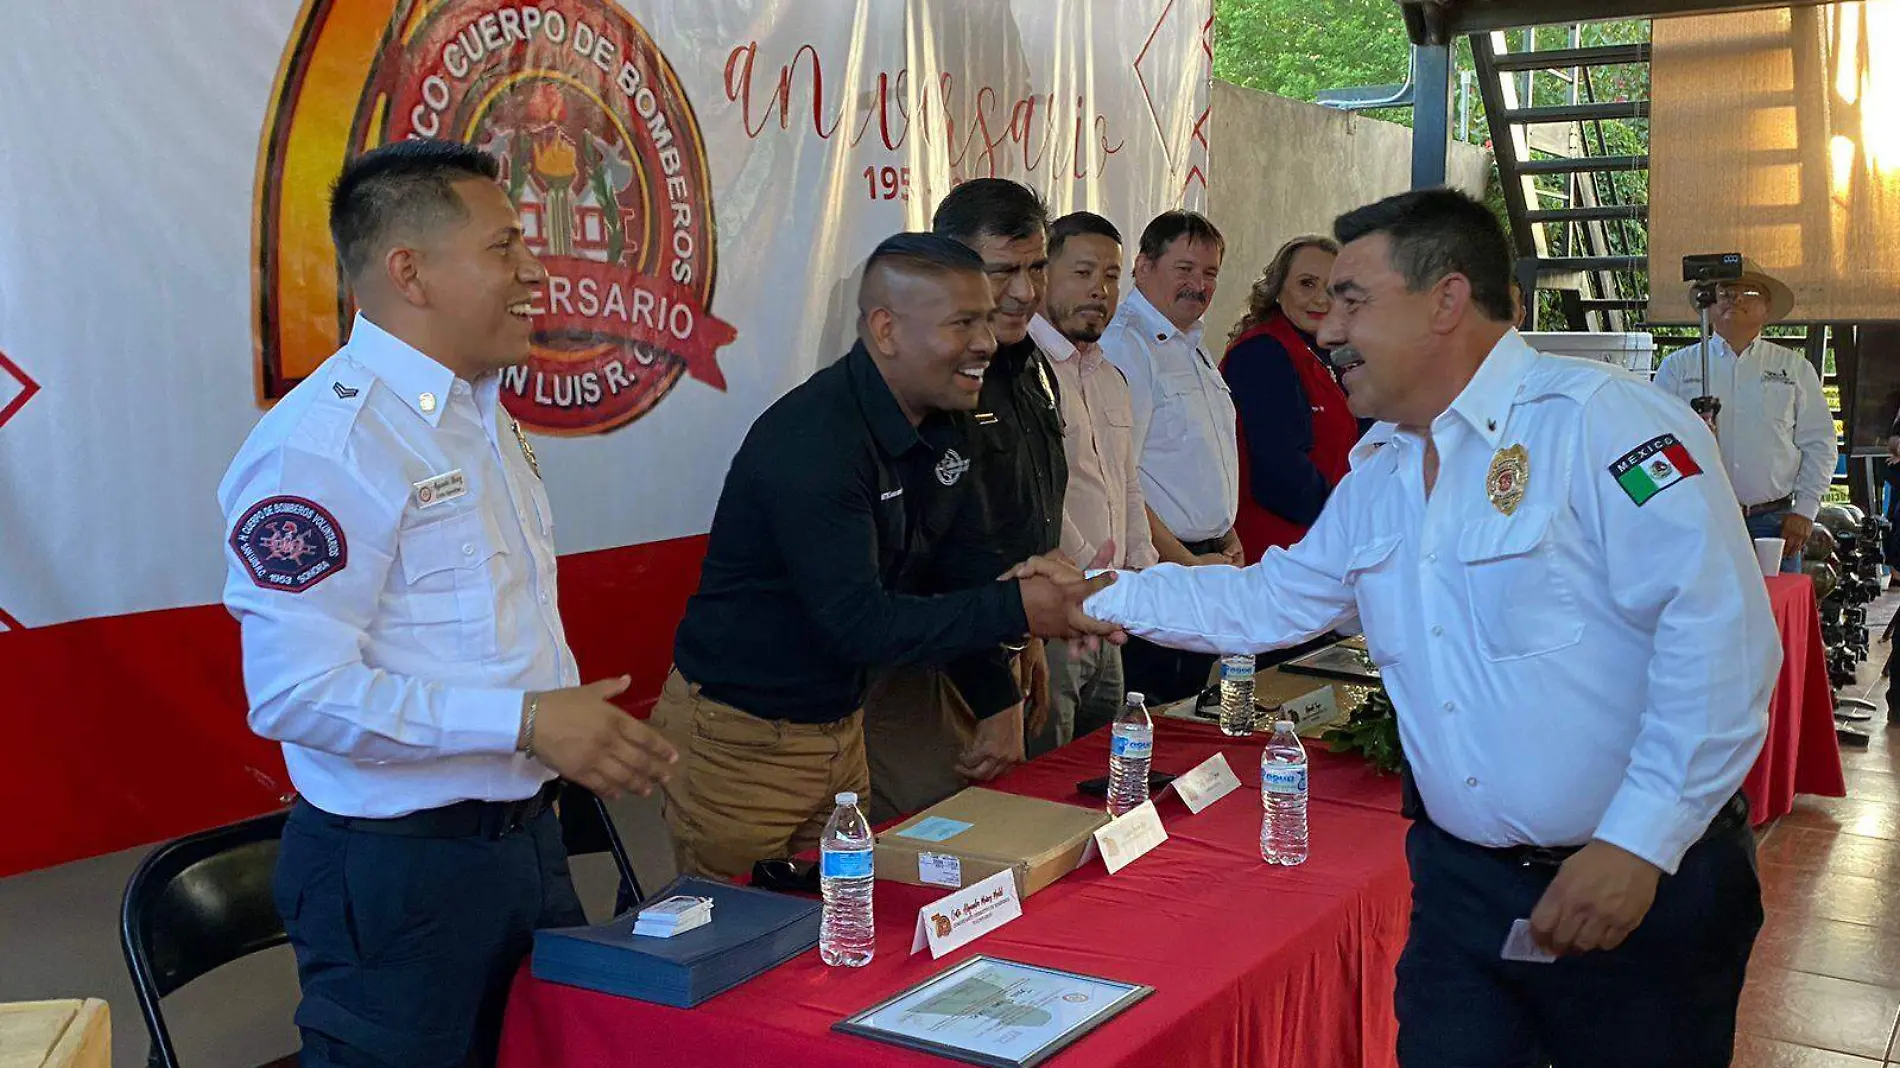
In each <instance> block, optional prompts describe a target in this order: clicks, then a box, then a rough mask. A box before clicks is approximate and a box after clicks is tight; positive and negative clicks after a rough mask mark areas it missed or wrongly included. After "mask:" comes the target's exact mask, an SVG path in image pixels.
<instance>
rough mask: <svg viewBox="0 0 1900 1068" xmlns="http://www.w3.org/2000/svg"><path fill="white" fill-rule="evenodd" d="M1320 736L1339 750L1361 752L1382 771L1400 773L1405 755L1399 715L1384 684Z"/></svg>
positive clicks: (1328, 745) (1329, 745)
mask: <svg viewBox="0 0 1900 1068" xmlns="http://www.w3.org/2000/svg"><path fill="white" fill-rule="evenodd" d="M1319 740H1320V741H1322V742H1325V743H1326V748H1328V749H1330V750H1331V751H1333V752H1335V753H1359V754H1360V755H1362V756H1364V757H1365V758H1366V761H1367V763H1369V764H1371V765H1372V766H1373V767H1374V768H1375V769H1377V770H1378V771H1381V772H1391V773H1396V772H1397V771H1398V770H1399V762H1400V761H1401V760H1403V759H1404V755H1405V754H1404V752H1403V751H1402V750H1401V749H1400V748H1399V720H1398V716H1397V715H1396V714H1395V713H1394V711H1393V709H1392V698H1391V697H1389V696H1387V695H1386V692H1385V690H1384V689H1383V688H1381V689H1376V690H1373V691H1371V692H1370V693H1368V694H1367V695H1366V699H1365V700H1364V701H1363V702H1361V703H1360V705H1359V707H1358V708H1355V709H1353V711H1352V714H1351V715H1350V716H1348V717H1346V722H1345V724H1344V725H1343V726H1338V727H1332V728H1329V729H1328V730H1327V731H1326V732H1325V733H1323V734H1321V735H1320V738H1319Z"/></svg>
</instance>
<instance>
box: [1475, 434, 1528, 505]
mask: <svg viewBox="0 0 1900 1068" xmlns="http://www.w3.org/2000/svg"><path fill="white" fill-rule="evenodd" d="M1530 480H1531V457H1530V454H1529V453H1527V452H1525V451H1524V446H1522V445H1513V446H1511V447H1510V448H1508V449H1499V450H1498V451H1497V454H1496V455H1494V456H1492V457H1491V470H1489V471H1487V472H1485V476H1484V492H1485V496H1487V497H1489V498H1491V506H1492V507H1493V508H1496V509H1497V510H1498V511H1500V512H1503V513H1504V514H1505V515H1510V514H1511V513H1512V512H1515V511H1517V506H1518V505H1520V504H1522V503H1524V487H1525V486H1526V485H1528V484H1529V483H1530Z"/></svg>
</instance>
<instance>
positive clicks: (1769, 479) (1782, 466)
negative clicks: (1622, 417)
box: [1656, 334, 1840, 519]
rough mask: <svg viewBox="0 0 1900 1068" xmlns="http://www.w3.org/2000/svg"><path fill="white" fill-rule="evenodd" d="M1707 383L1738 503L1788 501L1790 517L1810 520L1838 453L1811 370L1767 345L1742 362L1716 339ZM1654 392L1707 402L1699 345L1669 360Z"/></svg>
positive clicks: (1830, 417) (1746, 353) (1760, 343)
mask: <svg viewBox="0 0 1900 1068" xmlns="http://www.w3.org/2000/svg"><path fill="white" fill-rule="evenodd" d="M1709 377H1710V378H1712V379H1714V380H1715V389H1714V390H1713V392H1712V393H1711V394H1710V395H1711V396H1714V397H1717V398H1719V399H1720V400H1721V401H1722V410H1721V412H1720V413H1718V414H1717V415H1716V419H1715V425H1716V428H1717V431H1718V433H1719V436H1720V439H1721V448H1722V464H1723V467H1725V468H1726V469H1727V470H1728V479H1729V482H1730V483H1732V484H1733V485H1734V486H1735V496H1736V498H1737V499H1738V500H1739V501H1740V502H1741V503H1742V505H1744V506H1752V505H1757V504H1766V503H1767V502H1769V501H1778V500H1780V499H1782V498H1783V497H1790V496H1791V497H1793V498H1794V507H1793V508H1792V509H1791V510H1792V511H1794V512H1796V513H1798V514H1800V515H1803V516H1806V517H1807V518H1809V519H1813V518H1814V513H1815V512H1817V511H1819V510H1820V508H1821V500H1822V498H1824V497H1825V496H1826V494H1827V488H1828V486H1829V485H1830V484H1832V483H1833V481H1834V467H1835V464H1836V463H1837V462H1838V456H1839V452H1840V445H1839V443H1838V439H1837V437H1836V435H1835V432H1834V414H1833V413H1832V412H1831V411H1829V410H1828V406H1827V395H1826V394H1825V393H1823V392H1822V391H1821V376H1820V375H1818V374H1816V373H1815V371H1814V365H1813V364H1811V363H1809V362H1808V360H1807V357H1805V356H1803V355H1801V354H1800V353H1798V352H1796V351H1794V350H1793V349H1790V348H1785V347H1783V346H1781V345H1777V344H1775V343H1774V342H1772V341H1768V340H1766V339H1764V338H1756V339H1755V340H1754V341H1751V342H1749V344H1748V346H1747V347H1746V348H1744V349H1743V350H1742V352H1741V355H1740V356H1739V357H1737V356H1736V354H1735V350H1734V349H1733V348H1731V347H1730V346H1729V343H1728V342H1727V341H1725V340H1723V339H1722V337H1721V335H1719V334H1718V335H1714V336H1712V337H1710V338H1709ZM1656 385H1657V386H1659V387H1661V388H1662V389H1663V390H1664V391H1666V392H1668V393H1673V394H1675V395H1676V396H1678V397H1681V398H1682V399H1683V400H1685V401H1686V400H1689V399H1691V398H1694V397H1700V396H1702V395H1703V389H1702V345H1701V344H1700V343H1697V344H1694V345H1690V346H1689V347H1688V348H1685V349H1678V350H1677V351H1675V352H1672V353H1670V354H1669V355H1668V356H1666V357H1664V358H1663V362H1662V366H1661V367H1659V368H1657V369H1656Z"/></svg>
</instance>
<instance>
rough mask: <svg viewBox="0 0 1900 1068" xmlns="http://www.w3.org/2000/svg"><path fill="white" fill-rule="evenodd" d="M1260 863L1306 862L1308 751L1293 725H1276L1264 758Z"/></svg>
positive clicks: (1279, 723) (1262, 754)
mask: <svg viewBox="0 0 1900 1068" xmlns="http://www.w3.org/2000/svg"><path fill="white" fill-rule="evenodd" d="M1260 804H1261V806H1262V808H1263V809H1264V811H1263V812H1262V813H1261V816H1260V859H1261V860H1264V861H1266V862H1267V863H1268V864H1286V865H1293V864H1304V863H1305V862H1306V747H1305V746H1302V745H1301V744H1300V736H1299V735H1298V734H1296V733H1294V730H1293V721H1292V720H1290V719H1283V720H1280V721H1279V722H1277V723H1275V724H1274V725H1273V737H1271V738H1269V739H1267V748H1266V750H1265V751H1264V752H1262V753H1261V754H1260Z"/></svg>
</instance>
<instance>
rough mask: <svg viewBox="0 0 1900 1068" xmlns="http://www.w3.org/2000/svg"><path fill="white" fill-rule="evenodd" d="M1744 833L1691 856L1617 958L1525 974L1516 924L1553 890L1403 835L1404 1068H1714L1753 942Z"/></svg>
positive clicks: (1534, 967)
mask: <svg viewBox="0 0 1900 1068" xmlns="http://www.w3.org/2000/svg"><path fill="white" fill-rule="evenodd" d="M1739 822H1740V825H1739V826H1733V827H1726V828H1721V829H1717V830H1713V831H1711V832H1710V833H1709V834H1708V835H1706V836H1705V837H1704V838H1703V839H1702V840H1701V841H1700V842H1698V843H1696V844H1695V845H1694V846H1692V847H1691V848H1690V849H1689V851H1688V853H1687V854H1686V855H1685V856H1684V857H1683V861H1682V864H1681V866H1680V867H1679V868H1678V870H1677V872H1676V874H1674V875H1664V876H1663V877H1662V881H1661V882H1660V884H1659V885H1658V887H1657V891H1656V902H1655V904H1654V905H1653V906H1652V907H1651V908H1650V911H1649V914H1648V915H1647V916H1645V917H1644V919H1643V922H1642V924H1641V925H1640V926H1638V927H1637V928H1636V930H1635V931H1633V932H1631V934H1630V936H1629V938H1628V939H1626V940H1625V941H1624V942H1623V944H1622V945H1620V946H1618V947H1617V948H1616V949H1614V950H1610V951H1608V952H1595V953H1586V954H1582V955H1580V956H1574V957H1564V958H1561V959H1559V960H1557V961H1556V962H1554V963H1549V964H1534V963H1521V962H1514V961H1506V960H1502V959H1500V957H1499V951H1500V950H1502V948H1503V947H1504V940H1505V937H1506V936H1507V935H1508V934H1509V933H1510V930H1511V924H1512V922H1513V921H1515V920H1518V919H1528V918H1529V917H1530V914H1531V910H1532V909H1534V908H1536V907H1537V902H1538V899H1539V898H1541V897H1542V896H1543V893H1544V890H1545V888H1547V887H1548V886H1549V885H1550V882H1551V880H1552V879H1553V878H1555V876H1556V874H1557V869H1556V868H1555V867H1554V866H1550V865H1536V866H1529V867H1526V866H1523V865H1522V864H1521V863H1520V862H1519V861H1517V860H1514V859H1510V858H1507V857H1505V856H1503V855H1501V854H1500V853H1498V852H1495V851H1492V850H1487V849H1483V848H1480V847H1478V846H1474V845H1471V844H1470V843H1468V842H1464V841H1462V840H1460V839H1457V838H1454V837H1452V836H1451V835H1449V834H1446V833H1445V832H1444V831H1442V830H1440V829H1439V828H1438V827H1436V826H1434V825H1433V824H1432V823H1431V822H1430V821H1429V820H1424V819H1421V820H1419V821H1418V822H1415V823H1414V824H1413V825H1412V829H1411V831H1410V832H1409V834H1408V835H1407V837H1406V842H1405V854H1406V859H1407V860H1408V861H1409V862H1410V865H1411V869H1412V930H1411V937H1410V938H1409V940H1408V941H1407V942H1406V945H1405V952H1404V954H1403V955H1402V956H1401V958H1400V960H1399V967H1398V996H1397V1007H1398V1017H1399V1064H1400V1065H1401V1066H1402V1068H1534V1066H1540V1065H1545V1064H1549V1065H1552V1066H1554V1068H1595V1066H1598V1065H1601V1066H1603V1068H1721V1066H1725V1065H1727V1064H1728V1063H1729V1061H1730V1058H1731V1056H1732V1054H1733V1050H1734V1042H1735V1007H1736V1002H1737V1001H1738V1000H1739V999H1740V997H1741V991H1742V980H1743V977H1744V974H1745V972H1746V970H1747V967H1748V955H1749V951H1750V950H1751V949H1752V948H1753V946H1754V944H1755V934H1756V932H1758V931H1759V930H1760V929H1761V923H1762V910H1761V884H1760V883H1759V882H1757V880H1756V876H1755V839H1754V835H1753V833H1752V832H1751V831H1750V830H1749V828H1748V825H1747V824H1748V821H1747V820H1746V819H1745V818H1744V819H1742V820H1740V821H1739Z"/></svg>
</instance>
